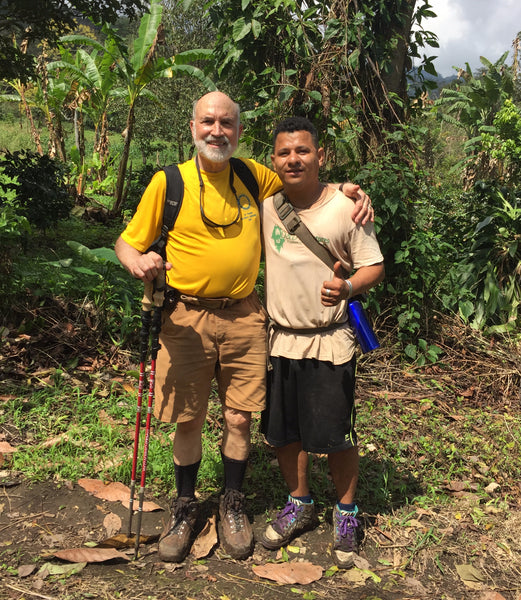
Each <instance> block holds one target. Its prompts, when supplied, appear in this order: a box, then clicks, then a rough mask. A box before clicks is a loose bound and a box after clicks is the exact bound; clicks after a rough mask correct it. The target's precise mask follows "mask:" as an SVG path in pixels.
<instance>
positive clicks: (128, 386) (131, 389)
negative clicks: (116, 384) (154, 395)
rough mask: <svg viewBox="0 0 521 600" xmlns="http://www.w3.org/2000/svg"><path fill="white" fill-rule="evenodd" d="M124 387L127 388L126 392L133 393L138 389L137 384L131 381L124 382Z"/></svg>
mask: <svg viewBox="0 0 521 600" xmlns="http://www.w3.org/2000/svg"><path fill="white" fill-rule="evenodd" d="M123 389H124V390H125V392H129V394H132V392H135V391H136V386H134V385H130V383H124V384H123Z"/></svg>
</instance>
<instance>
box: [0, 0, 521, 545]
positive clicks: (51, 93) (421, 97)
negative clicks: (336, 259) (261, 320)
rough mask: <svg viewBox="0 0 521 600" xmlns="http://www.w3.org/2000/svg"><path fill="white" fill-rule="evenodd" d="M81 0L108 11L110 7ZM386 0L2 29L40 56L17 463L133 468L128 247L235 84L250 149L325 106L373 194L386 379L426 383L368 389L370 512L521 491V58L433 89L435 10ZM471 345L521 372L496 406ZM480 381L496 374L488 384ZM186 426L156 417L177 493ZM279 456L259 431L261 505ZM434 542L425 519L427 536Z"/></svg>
mask: <svg viewBox="0 0 521 600" xmlns="http://www.w3.org/2000/svg"><path fill="white" fill-rule="evenodd" d="M9 4H12V3H9ZM14 4H16V3H14ZM50 4H51V5H53V3H52V2H51V3H50ZM78 4H79V5H81V6H83V7H84V9H85V14H87V15H88V14H89V12H90V11H89V10H88V9H89V7H90V8H92V3H91V2H88V1H87V0H85V2H82V3H78V2H72V3H71V5H72V6H76V5H78ZM108 4H109V7H110V6H112V7H113V6H114V3H113V2H109V3H108ZM377 4H378V9H375V3H374V2H370V1H369V0H368V1H361V2H357V3H347V8H346V10H345V11H343V12H342V11H337V12H335V11H334V10H330V3H326V2H323V1H322V0H317V2H315V3H313V5H312V6H308V5H307V4H302V6H296V5H295V3H294V2H290V1H289V0H282V1H277V2H273V1H271V0H262V1H259V2H251V1H250V0H243V2H242V3H237V2H232V1H231V0H224V1H221V0H220V1H219V2H216V1H214V0H208V1H207V2H203V1H202V0H198V1H193V2H190V1H187V2H185V3H183V6H184V8H182V7H181V6H180V3H172V2H163V3H160V2H159V1H154V2H152V3H151V6H150V11H149V12H148V13H144V14H141V15H140V18H139V23H136V24H134V23H132V22H128V21H127V20H126V19H123V18H120V19H119V20H118V21H117V22H116V23H115V22H114V20H115V17H116V15H115V14H114V13H112V15H100V17H103V16H105V17H107V18H105V19H104V22H103V23H97V24H96V25H94V24H93V25H92V26H87V25H85V24H82V25H81V26H78V27H77V28H76V29H74V27H73V25H74V23H73V22H71V21H69V20H67V19H69V17H70V15H69V13H67V15H66V20H65V22H60V23H57V25H56V29H55V31H53V32H47V33H45V31H43V30H41V29H40V30H39V31H40V32H41V37H40V39H38V40H36V41H39V42H40V41H41V42H42V45H41V46H38V45H36V44H33V45H32V46H30V51H29V53H28V54H27V55H23V52H21V50H20V47H21V46H22V42H23V41H24V39H25V38H23V36H22V37H21V38H20V35H22V32H18V35H19V37H18V40H16V39H15V43H14V46H12V48H11V45H12V44H13V38H12V37H11V36H10V35H8V34H7V33H6V29H5V28H4V29H2V30H0V34H1V35H0V42H1V43H0V52H4V54H6V55H7V54H8V52H7V50H6V49H7V48H8V47H9V51H10V52H11V51H12V52H11V53H14V55H15V56H16V57H17V60H19V62H18V63H17V64H18V66H19V67H20V69H19V70H18V72H17V73H15V72H11V70H8V71H2V72H0V76H1V77H2V78H3V79H2V89H1V92H2V95H1V100H2V103H1V104H0V110H1V112H0V146H1V149H2V156H1V158H0V259H1V260H0V292H1V293H0V314H1V315H2V320H1V322H0V335H1V338H2V341H3V342H4V343H5V347H6V351H5V352H3V354H2V357H0V360H1V361H2V368H3V370H4V371H5V375H6V376H5V381H6V385H9V386H10V389H9V390H8V391H6V393H10V394H12V395H13V396H14V397H15V398H12V399H9V400H7V401H6V402H4V403H3V404H2V407H1V412H0V423H1V424H2V425H3V427H5V428H7V430H8V431H11V429H10V428H12V435H13V436H14V438H16V439H17V440H18V441H19V442H20V443H19V444H18V451H17V452H16V453H14V454H13V455H12V458H11V459H10V466H12V467H13V468H14V469H18V470H20V471H23V473H24V474H25V475H26V476H27V477H31V478H35V479H42V478H51V477H52V478H57V479H76V478H78V477H81V476H99V477H102V478H107V479H117V480H124V481H125V480H126V481H128V479H129V473H130V464H129V460H130V456H129V453H130V450H129V448H130V445H131V441H132V440H131V437H130V435H131V434H130V430H131V429H132V422H133V419H134V410H135V406H134V404H135V398H134V394H133V393H131V392H129V391H128V389H127V387H125V386H128V383H129V381H130V382H132V383H135V380H134V379H132V377H133V376H134V375H135V372H134V370H135V363H136V352H137V344H136V341H137V334H138V329H139V312H140V299H141V294H142V286H141V285H140V283H139V282H136V281H134V280H132V279H131V278H130V277H129V276H128V275H127V274H126V273H125V272H124V271H123V270H122V269H121V267H120V266H119V264H118V263H117V261H116V259H115V256H114V253H113V251H112V246H113V243H114V240H115V239H116V237H117V235H118V234H119V232H120V231H121V230H122V229H123V227H124V224H125V221H126V219H127V218H128V217H129V216H130V215H131V214H132V212H133V211H134V209H135V207H136V206H137V203H138V201H139V198H140V196H141V194H142V191H143V189H144V187H145V185H146V184H147V182H148V181H149V179H150V176H151V174H152V173H153V172H154V170H156V169H157V168H160V167H161V166H162V165H164V164H165V163H168V162H172V161H183V160H186V158H188V157H189V156H191V154H192V152H193V147H192V145H191V138H190V133H189V129H188V121H189V119H190V116H191V110H192V101H193V100H194V99H195V98H196V97H198V96H199V95H200V94H202V93H204V92H205V91H207V90H209V89H213V88H214V87H215V84H216V82H218V84H219V88H220V89H223V90H224V91H227V92H229V93H230V94H231V95H232V96H233V97H234V98H236V99H237V100H239V101H240V103H241V106H242V108H243V113H242V114H243V121H244V124H245V136H244V138H243V147H242V148H241V154H243V155H246V154H247V155H250V156H254V157H256V158H257V159H258V160H260V161H262V160H266V157H267V156H269V153H270V143H271V129H272V125H273V122H274V121H275V120H277V119H278V118H280V117H283V116H285V115H287V114H289V113H297V114H302V115H305V116H309V117H310V118H312V119H313V120H314V121H315V122H316V124H317V126H318V128H319V130H320V132H321V135H322V142H323V143H324V146H325V148H326V151H327V170H326V171H325V172H324V174H323V176H324V178H325V179H329V180H336V181H339V180H344V179H345V178H346V175H347V176H349V177H350V178H351V179H352V180H354V181H356V182H357V183H359V184H361V186H362V187H363V189H364V190H365V191H366V192H367V193H368V194H369V195H370V196H371V198H372V200H373V204H374V206H375V210H376V219H375V224H376V229H377V233H378V237H379V241H380V243H381V246H382V250H383V254H384V256H385V257H386V271H387V277H386V280H385V282H384V283H383V284H382V285H381V286H380V287H379V289H378V290H377V291H376V292H375V293H374V294H372V295H371V297H370V299H369V304H370V308H371V311H372V314H373V315H374V318H375V321H376V326H377V329H378V333H379V335H380V337H381V339H382V340H383V341H384V343H383V347H384V348H383V350H382V351H381V354H380V355H377V356H383V357H385V359H386V361H387V362H386V364H385V365H384V367H382V365H381V364H379V363H378V362H376V361H377V359H374V360H375V363H371V362H370V361H369V362H368V363H367V367H368V368H367V370H368V371H369V372H372V371H373V370H376V371H377V374H378V376H381V377H382V378H385V373H386V368H389V369H390V371H392V372H393V373H394V374H396V373H399V374H400V376H402V375H403V377H404V378H410V380H411V381H414V382H415V386H416V387H415V388H414V393H413V394H412V395H411V397H408V396H407V393H405V392H404V393H403V394H402V395H392V394H391V393H390V391H389V389H386V390H384V392H383V393H382V394H377V393H376V392H377V391H378V385H376V383H375V382H372V383H374V386H373V387H374V388H375V389H371V392H370V393H369V395H368V396H364V401H363V404H362V405H361V409H360V412H359V423H360V427H359V430H360V435H361V440H360V441H361V444H360V445H361V450H362V454H363V456H362V480H361V484H360V490H361V494H362V496H361V498H360V500H361V503H362V504H363V505H364V507H365V508H366V509H367V510H368V511H369V512H374V513H378V512H384V511H392V510H393V509H395V508H398V507H407V506H408V505H417V506H423V505H432V504H435V503H436V504H440V503H444V502H448V501H450V490H449V491H447V490H448V489H449V488H450V483H451V481H458V482H468V485H469V486H471V489H472V490H473V491H475V493H477V494H478V495H479V497H480V498H482V499H483V501H484V502H489V501H491V500H490V496H489V495H488V492H486V491H485V487H487V485H488V484H489V483H491V482H496V483H498V484H499V485H500V486H501V495H500V496H499V495H498V496H497V497H495V499H494V500H497V501H499V498H501V500H505V499H508V497H509V495H510V493H514V492H513V488H512V483H511V482H512V481H515V480H518V479H519V476H520V473H519V465H518V464H517V463H518V461H517V462H516V457H517V455H518V452H517V449H518V446H519V442H520V439H519V438H520V423H519V418H518V417H517V416H516V413H515V411H512V412H509V411H508V410H507V409H505V408H504V406H503V405H506V406H507V407H508V406H509V405H510V404H509V403H511V402H514V401H517V396H516V394H518V390H519V383H520V378H521V375H520V373H519V367H518V366H517V367H515V366H512V363H511V362H509V360H510V359H511V358H512V357H515V356H516V351H517V350H516V344H518V343H519V341H520V339H519V335H520V334H519V332H520V331H521V312H520V310H519V305H520V303H521V89H520V84H519V81H520V78H519V75H520V73H519V64H518V61H517V58H516V59H515V60H514V61H513V63H512V64H511V65H509V64H507V62H506V60H507V55H506V54H505V55H503V56H502V57H500V58H499V60H497V61H496V62H491V61H489V60H487V59H483V60H482V63H483V69H482V71H481V72H479V73H472V72H471V70H470V68H468V66H467V68H466V69H463V70H462V71H461V73H460V74H459V77H458V78H457V79H456V80H455V81H454V82H453V83H452V84H451V85H450V86H449V87H448V88H446V89H444V90H442V91H441V94H440V96H439V98H438V99H437V100H431V99H430V98H429V96H428V92H429V88H430V87H432V85H433V84H432V83H431V82H428V81H422V80H421V76H422V73H432V72H433V70H434V65H433V63H432V60H431V58H429V57H428V52H429V48H430V47H436V45H437V42H436V39H435V37H434V36H433V34H431V33H430V32H429V31H427V30H425V29H424V28H423V26H424V24H425V21H426V19H428V18H432V17H433V13H432V11H431V10H430V5H429V4H428V2H427V1H426V0H419V1H418V2H416V3H415V2H406V1H404V0H393V1H392V2H383V3H382V2H380V3H377ZM415 5H417V6H416V7H415ZM140 6H141V2H125V3H123V8H124V9H128V10H129V11H130V12H132V10H133V8H139V7H140ZM355 8H356V12H355ZM13 10H14V8H13ZM26 16H27V15H26ZM109 17H111V18H109ZM71 18H72V17H71ZM11 25H12V26H13V27H15V26H16V23H14V22H13V23H11ZM42 31H43V32H42ZM411 32H414V33H411ZM64 33H67V34H68V35H67V36H65V37H63V35H62V34H64ZM26 41H27V42H29V41H32V40H26ZM404 42H407V43H404ZM426 52H427V54H425V53H426ZM24 56H25V58H24ZM33 56H34V57H35V61H36V62H34V61H33V59H32V58H31V57H33ZM421 57H423V58H421ZM412 59H416V61H420V67H419V74H420V81H419V82H414V89H415V93H414V94H415V95H414V96H410V95H409V93H410V90H411V89H412V87H411V88H408V85H407V80H408V77H409V76H410V73H409V71H408V66H407V65H409V64H410V62H411V60H412ZM2 64H4V63H2ZM36 65H37V67H36ZM0 66H1V65H0ZM14 66H16V65H14ZM180 75H184V76H186V77H180ZM257 287H258V289H259V290H260V291H261V293H262V290H263V277H262V273H261V275H260V277H259V281H258V286H257ZM453 331H456V332H457V334H453V333H452V332H453ZM447 339H449V341H447ZM476 340H479V343H478V342H477V341H476ZM476 345H478V346H479V353H478V355H476V354H475V352H474V351H475V348H476ZM456 348H457V354H458V356H457V358H456V357H455V356H454V353H453V354H451V351H452V350H454V349H456ZM497 348H501V349H506V350H505V352H506V355H507V356H505V355H504V354H502V353H501V352H498V354H495V351H496V349H497ZM471 354H472V356H474V359H475V363H476V364H477V363H479V362H482V363H483V364H488V365H489V366H488V367H487V369H488V370H490V364H492V365H493V367H492V369H493V370H495V371H500V370H501V369H502V368H505V369H507V367H508V369H507V371H508V375H506V376H505V379H502V378H501V377H500V376H498V377H497V379H498V381H499V382H500V383H504V385H503V388H501V387H500V386H499V384H498V386H497V387H495V388H494V389H493V393H487V394H486V398H487V402H486V404H485V405H484V406H479V402H470V401H467V400H468V398H471V397H472V393H470V392H469V394H470V396H469V395H468V394H467V392H468V389H469V384H468V383H462V384H461V385H460V386H459V387H457V386H454V387H452V386H451V385H450V384H449V383H447V378H450V376H451V374H454V372H457V371H458V370H462V371H464V370H465V366H466V364H467V363H465V362H464V359H463V358H462V357H465V360H467V359H468V357H469V356H470V355H471ZM448 356H452V359H451V360H450V361H449V360H448ZM476 356H477V358H476ZM509 356H510V358H508V357H509ZM462 364H463V366H462ZM473 364H474V363H473ZM505 365H506V366H505ZM380 367H382V368H380ZM362 374H364V371H363V369H362ZM473 376H475V378H476V381H477V383H476V385H478V386H481V385H482V382H483V381H485V380H487V377H489V375H488V372H485V373H482V372H481V371H479V370H476V373H473ZM362 380H363V379H362ZM487 381H488V380H487ZM28 385H29V387H28ZM487 385H490V387H493V384H492V383H490V384H489V383H487ZM384 387H385V386H384ZM390 387H392V386H390ZM480 390H481V388H480ZM380 391H381V390H380ZM387 393H388V396H386V394H387ZM465 394H467V395H465ZM445 395H446V396H448V397H449V398H451V400H450V402H449V401H448V400H447V402H445V401H444V400H441V399H440V396H441V397H444V396H445ZM413 397H414V398H415V399H412V398H413ZM493 400H494V401H493ZM220 431H221V424H220V422H219V411H218V407H217V405H212V410H211V411H210V414H209V418H208V422H207V425H206V430H205V444H207V448H206V452H205V461H204V463H203V465H202V469H201V472H200V477H201V483H202V490H203V492H204V493H208V494H211V493H213V492H214V491H215V490H217V489H218V488H219V486H220V484H221V482H220V475H221V474H220V471H219V470H220V462H219V460H218V456H219V451H218V440H219V438H220ZM171 433H172V428H171V427H169V426H166V425H163V424H159V423H155V422H154V435H153V436H152V441H151V449H150V454H151V460H150V465H151V467H150V469H151V470H150V476H149V481H150V482H151V488H150V489H151V491H153V492H155V493H158V494H159V493H168V492H169V490H170V489H171V488H172V486H173V472H172V469H171V460H170V439H169V435H170V434H171ZM476 448H479V452H478V450H476ZM514 450H516V451H514ZM478 454H479V457H478ZM271 458H272V453H271V450H270V449H269V448H267V447H266V446H265V445H264V443H263V442H262V439H261V436H260V434H259V432H258V429H257V426H256V428H255V432H254V446H253V451H252V457H251V473H250V475H249V484H248V485H249V488H248V494H249V495H250V496H251V497H252V501H253V503H254V504H253V506H261V505H263V503H264V504H265V501H264V499H261V498H260V497H258V496H257V494H259V490H264V494H265V496H267V497H270V498H273V502H274V503H276V504H280V503H281V502H282V501H283V495H284V492H283V491H282V490H283V486H282V484H281V479H280V477H279V476H278V475H277V474H274V471H273V470H272V469H270V468H267V465H268V464H269V461H270V460H271ZM497 465H501V468H499V467H498V466H497ZM312 469H313V470H314V474H315V477H314V485H315V486H316V487H317V490H318V495H319V498H320V499H321V501H323V502H324V506H325V505H326V501H327V500H328V494H330V482H329V480H328V474H327V467H326V465H325V462H324V461H323V460H322V459H321V458H320V457H314V458H313V464H312ZM479 474H480V475H479ZM447 486H449V488H448V487H447ZM257 500H258V501H259V504H258V505H256V504H255V502H256V501H257ZM475 517H476V519H479V514H478V513H476V515H475ZM434 539H435V534H434V533H432V532H430V533H429V532H423V533H422V536H420V537H419V538H418V540H417V544H418V547H420V546H421V545H422V544H425V543H432V541H433V540H434Z"/></svg>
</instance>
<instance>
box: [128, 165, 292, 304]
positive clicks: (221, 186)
mask: <svg viewBox="0 0 521 600" xmlns="http://www.w3.org/2000/svg"><path fill="white" fill-rule="evenodd" d="M244 162H246V163H247V165H248V167H249V169H250V170H251V171H252V173H253V175H254V176H255V179H256V180H257V183H258V185H259V199H260V200H263V199H264V198H267V197H268V196H271V195H272V194H274V193H275V192H276V191H277V190H279V189H280V188H281V182H280V179H279V178H278V176H277V175H276V174H275V173H274V172H273V171H271V170H270V169H268V168H267V167H265V166H263V165H261V164H259V163H257V162H255V161H253V160H249V159H248V160H244ZM179 169H180V171H181V176H182V178H183V181H184V196H183V203H182V206H181V210H180V211H179V215H178V217H177V220H176V223H175V225H174V228H173V229H172V230H171V231H170V232H169V234H168V242H167V246H166V258H167V261H168V262H170V263H171V264H172V269H171V270H170V271H168V272H167V283H168V285H170V286H172V287H174V288H176V289H178V290H179V291H180V292H181V293H184V294H189V295H192V296H202V297H206V298H220V297H230V298H245V297H246V296H248V295H249V294H250V293H251V292H252V291H253V287H254V285H255V281H256V278H257V272H258V269H259V262H260V255H261V238H260V219H259V211H258V207H257V204H256V202H255V200H254V199H253V198H252V197H251V196H250V193H249V192H248V189H247V188H246V186H245V185H244V184H243V183H242V181H241V180H240V178H239V177H238V175H237V174H235V175H234V179H233V183H234V187H235V190H236V192H237V197H235V195H234V193H233V192H232V190H231V188H230V184H229V181H230V167H229V166H228V167H227V168H226V169H224V171H221V172H219V173H207V172H205V171H203V170H201V176H202V179H203V184H204V189H203V192H202V206H203V209H204V214H205V215H206V217H207V218H208V219H210V220H211V221H213V222H215V223H231V222H233V221H234V219H235V217H236V216H237V212H238V210H240V218H239V220H238V222H237V223H235V224H234V225H231V226H229V227H212V226H209V225H207V224H206V223H205V222H204V221H203V219H202V216H201V208H200V199H199V196H200V186H199V178H198V176H197V169H196V166H195V161H193V160H190V161H188V162H185V163H183V164H181V165H179ZM165 189H166V177H165V173H164V171H159V172H158V173H156V174H155V175H154V177H153V178H152V181H151V182H150V184H149V185H148V187H147V189H146V190H145V192H144V194H143V197H142V198H141V202H140V203H139V206H138V208H137V211H136V213H135V215H134V216H133V218H132V220H131V221H130V223H129V224H128V226H127V228H126V229H125V231H124V232H123V234H122V238H123V240H124V241H125V242H127V243H128V244H130V245H131V246H133V247H134V248H136V249H137V250H139V251H140V252H145V251H146V250H147V249H148V248H149V246H150V245H151V244H152V242H154V241H155V240H156V239H157V238H158V237H159V234H160V229H161V223H162V220H163V207H164V202H165ZM238 202H239V203H240V209H239V207H238Z"/></svg>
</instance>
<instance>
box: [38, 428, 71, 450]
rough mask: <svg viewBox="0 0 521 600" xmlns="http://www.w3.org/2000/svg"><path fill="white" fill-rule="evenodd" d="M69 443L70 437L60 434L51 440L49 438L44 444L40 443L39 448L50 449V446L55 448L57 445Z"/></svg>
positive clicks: (66, 434)
mask: <svg viewBox="0 0 521 600" xmlns="http://www.w3.org/2000/svg"><path fill="white" fill-rule="evenodd" d="M69 441H70V436H69V434H68V433H66V432H65V433H60V435H57V436H55V437H53V438H50V439H48V440H45V442H42V443H41V444H40V447H41V448H51V447H52V446H56V445H58V444H61V443H62V442H69Z"/></svg>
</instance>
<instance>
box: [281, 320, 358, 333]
mask: <svg viewBox="0 0 521 600" xmlns="http://www.w3.org/2000/svg"><path fill="white" fill-rule="evenodd" d="M346 323H347V321H344V322H343V323H331V324H330V325H324V327H310V328H309V329H307V328H306V329H294V328H293V327H284V326H283V325H279V324H278V323H275V321H271V322H270V327H273V329H279V330H281V331H287V332H289V333H296V334H298V333H322V332H323V331H332V330H333V329H339V328H340V327H343V326H344V325H345V324H346Z"/></svg>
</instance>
